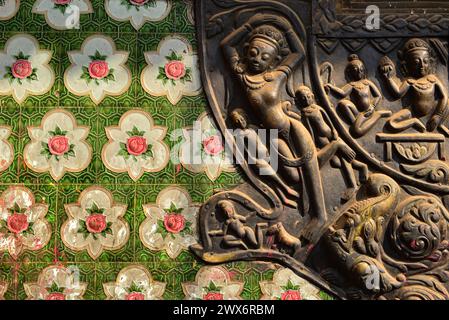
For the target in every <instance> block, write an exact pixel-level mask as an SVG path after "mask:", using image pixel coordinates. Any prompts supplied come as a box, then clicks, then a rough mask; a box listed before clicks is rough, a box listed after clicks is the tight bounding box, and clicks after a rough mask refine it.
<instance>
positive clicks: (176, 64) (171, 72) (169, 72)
mask: <svg viewBox="0 0 449 320" xmlns="http://www.w3.org/2000/svg"><path fill="white" fill-rule="evenodd" d="M165 75H166V76H167V78H169V79H172V80H179V79H181V78H182V77H184V76H185V75H186V67H185V65H184V63H182V62H181V61H177V60H175V61H170V62H169V63H167V64H166V65H165Z"/></svg>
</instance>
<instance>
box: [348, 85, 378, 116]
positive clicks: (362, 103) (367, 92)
mask: <svg viewBox="0 0 449 320" xmlns="http://www.w3.org/2000/svg"><path fill="white" fill-rule="evenodd" d="M350 85H351V86H352V87H353V90H352V91H351V94H350V100H351V101H352V102H353V103H354V104H355V105H356V107H357V109H358V110H359V111H360V112H364V111H367V110H368V109H369V108H370V107H371V106H372V105H373V101H372V100H373V97H372V94H371V88H370V85H369V82H368V80H366V79H364V80H360V81H356V82H351V83H350Z"/></svg>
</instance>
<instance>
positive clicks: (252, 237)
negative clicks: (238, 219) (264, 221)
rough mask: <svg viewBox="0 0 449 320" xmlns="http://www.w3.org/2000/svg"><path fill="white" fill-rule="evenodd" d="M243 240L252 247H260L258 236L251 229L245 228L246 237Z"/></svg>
mask: <svg viewBox="0 0 449 320" xmlns="http://www.w3.org/2000/svg"><path fill="white" fill-rule="evenodd" d="M243 238H244V239H246V240H247V241H248V242H249V244H250V245H251V246H255V247H257V246H258V242H257V239H256V235H255V234H254V231H253V229H251V228H250V227H245V236H244V237H243Z"/></svg>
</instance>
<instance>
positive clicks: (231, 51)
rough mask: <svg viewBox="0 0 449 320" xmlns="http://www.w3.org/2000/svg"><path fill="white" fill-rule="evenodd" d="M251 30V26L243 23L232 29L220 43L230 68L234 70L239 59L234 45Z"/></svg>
mask: <svg viewBox="0 0 449 320" xmlns="http://www.w3.org/2000/svg"><path fill="white" fill-rule="evenodd" d="M252 30H253V27H252V26H251V24H249V23H245V24H244V25H242V26H241V27H239V28H238V29H236V30H234V31H232V32H231V33H230V34H229V35H228V36H227V37H226V38H224V39H223V40H222V41H221V43H220V45H221V48H222V50H223V54H224V55H225V58H226V59H227V60H228V63H229V64H230V65H231V67H232V69H233V70H235V69H236V68H237V66H238V63H239V61H240V55H239V52H238V50H237V48H236V46H237V45H238V44H239V43H241V42H242V41H243V39H244V38H245V36H246V35H247V34H248V33H249V32H251V31H252Z"/></svg>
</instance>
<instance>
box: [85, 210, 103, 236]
mask: <svg viewBox="0 0 449 320" xmlns="http://www.w3.org/2000/svg"><path fill="white" fill-rule="evenodd" d="M86 227H87V231H89V232H90V233H101V232H103V231H104V230H105V229H106V216H105V215H104V214H92V215H90V216H88V217H87V218H86Z"/></svg>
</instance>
